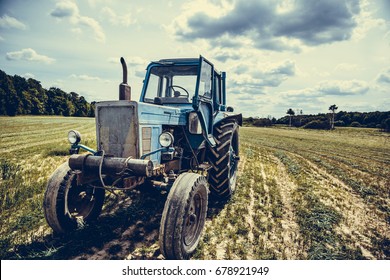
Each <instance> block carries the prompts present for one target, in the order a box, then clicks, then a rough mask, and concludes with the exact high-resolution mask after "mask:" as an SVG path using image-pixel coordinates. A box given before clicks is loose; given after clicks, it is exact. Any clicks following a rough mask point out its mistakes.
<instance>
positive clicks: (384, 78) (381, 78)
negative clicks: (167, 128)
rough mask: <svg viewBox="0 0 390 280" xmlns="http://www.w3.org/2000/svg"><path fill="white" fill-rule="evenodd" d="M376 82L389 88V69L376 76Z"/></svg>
mask: <svg viewBox="0 0 390 280" xmlns="http://www.w3.org/2000/svg"><path fill="white" fill-rule="evenodd" d="M376 81H377V82H378V83H380V84H387V85H389V86H390V68H389V69H387V70H386V71H383V73H380V74H379V75H378V76H377V78H376Z"/></svg>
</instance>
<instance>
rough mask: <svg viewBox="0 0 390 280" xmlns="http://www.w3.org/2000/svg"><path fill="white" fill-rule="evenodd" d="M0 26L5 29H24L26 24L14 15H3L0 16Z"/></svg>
mask: <svg viewBox="0 0 390 280" xmlns="http://www.w3.org/2000/svg"><path fill="white" fill-rule="evenodd" d="M0 28H5V29H11V28H14V29H20V30H26V29H27V25H25V24H24V23H23V22H21V21H19V20H17V19H16V18H14V17H10V16H8V15H4V16H2V17H0Z"/></svg>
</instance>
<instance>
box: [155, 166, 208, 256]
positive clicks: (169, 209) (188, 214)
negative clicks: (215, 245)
mask: <svg viewBox="0 0 390 280" xmlns="http://www.w3.org/2000/svg"><path fill="white" fill-rule="evenodd" d="M207 203H208V185H207V180H206V178H205V177H204V176H201V175H199V174H195V173H183V174H181V175H180V176H179V177H178V178H177V179H176V181H175V183H174V184H173V186H172V188H171V190H170V192H169V195H168V198H167V201H166V202H165V207H164V211H163V215H162V219H161V225H160V236H159V243H160V249H161V252H162V254H163V255H164V257H165V258H166V259H177V260H185V259H189V257H190V256H191V254H193V253H194V252H195V249H196V247H197V246H198V244H199V241H200V236H201V233H202V230H203V227H204V224H205V221H206V214H207Z"/></svg>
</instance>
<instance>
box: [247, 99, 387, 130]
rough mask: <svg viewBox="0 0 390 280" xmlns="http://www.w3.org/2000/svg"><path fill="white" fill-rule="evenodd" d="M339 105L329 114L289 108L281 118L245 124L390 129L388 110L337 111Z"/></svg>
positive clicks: (313, 127)
mask: <svg viewBox="0 0 390 280" xmlns="http://www.w3.org/2000/svg"><path fill="white" fill-rule="evenodd" d="M337 109H338V107H337V106H336V105H332V106H330V107H329V111H330V113H329V114H316V115H305V114H303V113H302V110H299V114H295V111H294V110H293V109H291V108H290V109H288V110H287V112H286V114H287V115H286V116H285V117H282V118H280V119H275V118H271V117H268V118H252V117H249V118H244V124H245V125H250V126H271V125H275V124H283V125H288V126H294V127H303V128H312V129H334V127H337V126H344V127H345V126H350V127H369V128H379V129H382V130H384V131H388V132H389V131H390V111H387V112H379V111H376V112H368V113H361V112H346V111H340V112H337V113H336V110H337Z"/></svg>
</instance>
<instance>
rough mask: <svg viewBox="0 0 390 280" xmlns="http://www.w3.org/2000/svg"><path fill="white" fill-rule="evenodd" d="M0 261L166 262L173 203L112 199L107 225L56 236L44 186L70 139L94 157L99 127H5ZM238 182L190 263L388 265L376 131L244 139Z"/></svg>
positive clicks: (386, 194) (388, 186)
mask: <svg viewBox="0 0 390 280" xmlns="http://www.w3.org/2000/svg"><path fill="white" fill-rule="evenodd" d="M0 127H1V130H0V150H1V154H0V227H1V229H0V258H1V259H159V258H162V256H161V255H160V252H159V249H158V228H159V221H160V219H161V213H162V209H163V207H164V202H165V199H166V194H161V193H159V192H158V191H153V190H148V191H142V188H141V189H140V190H135V191H131V192H128V193H127V194H123V193H121V192H118V193H115V194H108V195H107V197H106V203H105V206H104V209H103V212H102V215H101V216H100V218H99V220H98V222H96V223H94V224H91V225H88V226H86V227H85V228H83V229H81V230H78V231H76V232H74V233H72V234H69V235H68V236H62V237H61V236H55V235H53V234H52V232H51V230H50V228H49V227H48V226H47V224H46V222H45V220H44V218H43V211H42V201H43V194H44V191H45V184H46V181H47V179H48V177H49V176H50V174H51V173H52V172H53V171H54V170H55V168H56V167H57V166H59V165H60V164H61V163H62V162H64V161H66V159H67V154H68V149H69V145H68V143H67V140H66V135H67V131H68V130H69V129H77V130H79V131H80V132H81V133H82V135H83V139H84V140H83V143H85V144H86V145H89V146H91V147H95V146H96V143H95V121H94V119H90V118H64V117H14V118H8V117H1V118H0ZM240 141H241V146H240V156H241V162H240V166H239V178H238V184H237V189H236V193H235V195H234V197H233V199H232V200H230V201H229V202H228V203H227V204H225V205H217V204H211V205H210V206H209V214H208V219H207V222H206V226H205V229H204V232H203V236H202V241H201V244H200V246H199V249H198V250H197V252H196V254H195V255H194V256H193V259H389V258H390V137H389V134H385V133H382V132H379V131H377V130H373V129H362V128H337V129H336V130H334V131H306V130H301V129H288V128H249V127H242V128H241V129H240Z"/></svg>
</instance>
